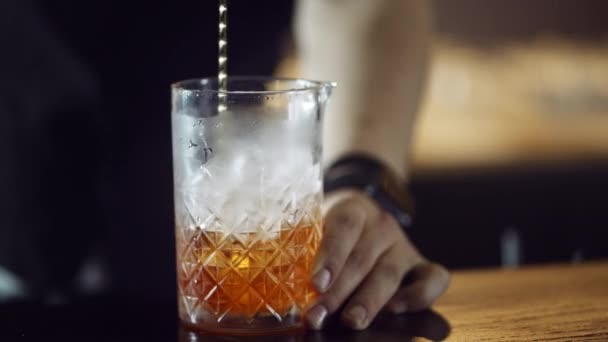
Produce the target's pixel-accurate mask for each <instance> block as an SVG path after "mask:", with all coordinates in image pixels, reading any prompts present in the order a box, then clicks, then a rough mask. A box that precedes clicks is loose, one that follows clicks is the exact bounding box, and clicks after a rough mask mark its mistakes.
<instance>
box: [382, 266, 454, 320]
mask: <svg viewBox="0 0 608 342" xmlns="http://www.w3.org/2000/svg"><path fill="white" fill-rule="evenodd" d="M411 272H412V277H413V279H414V281H413V282H412V283H411V284H410V285H407V286H405V287H403V288H401V289H400V290H398V291H397V293H396V294H395V295H394V296H393V298H391V300H390V301H389V303H388V304H387V305H386V307H387V309H388V310H389V311H392V312H393V313H403V312H406V311H408V312H415V311H420V310H424V309H427V308H429V307H430V306H431V305H432V304H433V303H434V302H435V300H437V298H439V296H441V294H443V293H444V292H445V290H446V289H447V288H448V285H449V284H450V274H449V272H448V271H447V270H446V269H445V268H444V267H443V266H441V265H439V264H435V263H421V264H419V265H418V266H416V267H414V268H413V269H412V270H411Z"/></svg>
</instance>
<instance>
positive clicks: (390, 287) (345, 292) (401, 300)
mask: <svg viewBox="0 0 608 342" xmlns="http://www.w3.org/2000/svg"><path fill="white" fill-rule="evenodd" d="M324 214H325V231H324V235H323V239H322V241H321V246H320V249H319V253H318V255H317V260H316V263H315V267H314V268H313V277H312V281H313V284H314V286H315V287H316V288H317V290H318V291H319V292H320V293H321V294H320V296H319V298H318V300H317V302H316V303H315V304H314V305H313V306H312V307H311V308H310V310H308V312H307V314H306V318H307V320H308V322H309V324H310V325H311V326H312V328H314V329H320V328H321V326H322V324H323V321H324V319H325V317H326V316H327V315H328V314H333V313H334V312H336V311H337V310H338V308H340V307H341V306H342V305H343V304H346V305H345V306H344V310H343V311H342V320H343V321H344V322H345V323H346V324H347V325H349V326H350V327H352V328H353V329H365V328H367V326H368V325H369V324H370V323H371V321H372V320H373V319H374V317H375V316H376V315H377V314H378V312H379V311H380V310H381V309H383V308H386V309H387V310H388V311H391V312H393V313H403V312H406V311H407V312H412V311H419V310H423V309H426V308H428V307H429V306H431V304H432V303H433V302H434V301H435V300H436V299H437V298H438V297H439V296H440V295H441V294H442V293H443V292H444V291H445V290H446V288H447V287H448V283H449V279H450V276H449V273H448V271H447V270H446V269H445V268H444V267H443V266H441V265H438V264H435V263H431V262H429V261H427V260H425V259H424V257H422V256H421V255H420V253H419V252H418V251H417V250H416V248H415V247H414V246H413V245H412V244H411V242H410V241H409V240H408V238H407V236H406V235H405V233H404V232H403V230H402V229H401V227H400V226H399V225H398V223H397V221H396V220H395V219H394V218H393V217H392V216H391V215H390V214H388V213H386V212H385V211H384V210H382V209H381V208H380V207H378V206H377V205H376V203H375V202H373V201H372V200H371V199H370V198H368V197H367V195H365V194H364V193H361V192H358V191H340V192H335V193H332V194H330V195H329V196H327V198H326V201H325V203H324ZM406 275H407V276H408V278H409V277H411V278H412V279H413V280H412V282H411V283H409V284H407V285H405V286H404V287H401V283H402V280H403V278H404V277H405V276H406ZM347 300H348V302H347V303H345V302H346V301H347Z"/></svg>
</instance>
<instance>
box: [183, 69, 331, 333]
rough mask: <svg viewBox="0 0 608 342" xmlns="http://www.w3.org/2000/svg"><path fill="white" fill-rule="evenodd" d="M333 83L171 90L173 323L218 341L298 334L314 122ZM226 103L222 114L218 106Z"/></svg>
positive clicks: (309, 235)
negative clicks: (176, 319) (220, 336)
mask: <svg viewBox="0 0 608 342" xmlns="http://www.w3.org/2000/svg"><path fill="white" fill-rule="evenodd" d="M333 87H334V86H333V84H331V83H324V82H313V81H305V80H289V79H272V78H239V77H229V78H228V81H227V90H225V91H224V90H221V91H220V90H218V82H217V79H212V78H210V79H196V80H187V81H182V82H178V83H175V84H174V85H173V86H172V104H173V109H172V130H173V167H174V182H175V219H176V227H175V235H176V244H177V277H178V301H179V316H180V319H181V320H182V321H183V322H184V323H185V324H187V325H188V326H190V327H192V328H196V329H201V330H205V331H211V332H218V333H228V334H259V333H271V332H277V331H283V330H292V329H299V328H302V327H303V324H304V323H303V317H302V315H303V313H304V310H305V309H306V308H307V306H308V305H309V304H310V303H311V302H312V301H313V300H314V299H315V297H316V292H315V291H314V290H313V288H312V286H311V283H310V276H311V271H312V269H311V268H312V264H313V260H314V257H315V254H316V251H317V248H318V246H319V242H320V239H321V234H322V222H321V219H322V218H321V200H322V177H321V174H322V167H321V119H322V115H323V111H324V107H325V105H326V102H327V100H328V98H329V96H330V93H331V91H332V89H333ZM224 105H225V106H224Z"/></svg>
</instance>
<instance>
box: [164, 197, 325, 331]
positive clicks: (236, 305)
mask: <svg viewBox="0 0 608 342" xmlns="http://www.w3.org/2000/svg"><path fill="white" fill-rule="evenodd" d="M303 203H306V205H303ZM319 203H320V200H319V199H318V198H317V197H314V196H312V197H310V198H307V199H306V201H302V202H300V203H299V204H300V206H299V207H298V208H297V209H296V207H295V202H294V201H287V202H286V203H284V204H285V207H284V210H283V215H281V219H276V218H275V219H271V220H264V222H263V223H262V224H261V225H260V227H249V226H248V225H250V224H251V222H249V221H248V218H244V219H242V220H241V222H240V223H239V224H238V225H237V226H236V227H225V226H224V222H225V221H224V220H222V218H221V215H216V214H215V213H213V212H212V211H211V210H209V211H208V212H209V216H208V217H199V218H197V219H196V220H195V221H196V222H198V223H199V225H196V226H195V227H196V228H194V229H188V228H185V227H184V228H185V229H182V228H180V227H178V228H177V229H178V232H177V234H176V236H177V247H178V260H177V262H178V279H179V292H180V301H181V305H180V306H181V307H182V310H184V311H185V314H186V315H187V317H188V318H189V319H190V321H191V322H193V323H196V322H198V321H199V320H203V318H202V317H204V320H205V321H209V320H213V321H215V322H221V321H222V320H224V319H225V318H226V317H228V316H235V317H237V316H238V317H241V318H243V319H244V320H245V321H246V322H248V323H251V322H253V321H254V320H255V318H256V317H260V316H264V317H274V319H276V320H277V321H278V322H281V321H282V319H283V318H284V317H285V316H286V315H287V314H289V313H290V312H294V310H296V312H300V313H301V312H303V311H304V308H305V307H306V306H307V305H308V304H309V303H311V301H312V300H313V299H314V298H315V296H316V293H315V291H314V290H313V288H312V286H311V284H310V280H309V277H310V272H311V268H312V262H313V258H314V255H315V253H316V250H317V248H318V245H319V241H320V238H321V223H320V217H321V212H320V207H319ZM190 222H192V221H190ZM186 227H192V226H191V225H188V226H186ZM243 227H245V228H244V229H243ZM240 230H245V232H240V233H239V231H240Z"/></svg>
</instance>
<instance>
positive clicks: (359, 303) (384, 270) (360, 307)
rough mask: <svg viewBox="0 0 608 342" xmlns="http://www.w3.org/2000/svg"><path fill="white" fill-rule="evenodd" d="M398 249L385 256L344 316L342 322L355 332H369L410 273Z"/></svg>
mask: <svg viewBox="0 0 608 342" xmlns="http://www.w3.org/2000/svg"><path fill="white" fill-rule="evenodd" d="M402 258H403V255H402V252H401V251H400V250H399V248H398V247H397V246H394V247H392V248H391V249H389V250H388V251H387V252H386V253H385V254H383V255H382V256H381V257H380V259H379V260H378V262H377V263H376V265H375V266H374V269H373V270H372V271H371V273H370V274H369V275H368V276H367V277H366V278H365V280H364V281H363V283H362V284H361V285H360V287H359V289H358V290H357V291H356V293H355V294H354V295H353V297H352V298H351V299H350V301H349V302H348V304H347V306H346V308H345V309H344V311H343V312H342V320H343V321H344V322H345V323H346V324H348V325H349V326H350V327H352V328H353V329H365V328H367V326H368V325H369V324H370V322H371V321H372V320H373V319H374V317H376V315H377V314H378V312H379V311H380V309H382V307H383V306H384V304H386V302H387V301H388V300H389V299H390V298H391V297H392V296H393V295H394V294H395V292H396V291H397V289H398V288H399V285H400V284H401V279H402V278H403V275H404V274H405V273H406V270H407V269H406V267H407V264H406V263H404V262H403V260H401V259H402Z"/></svg>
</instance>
